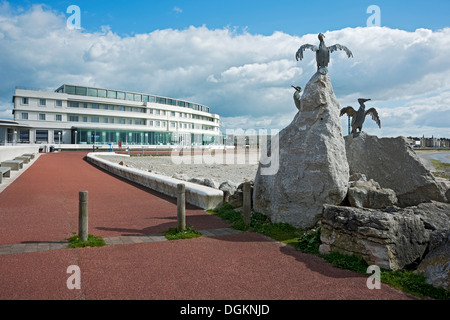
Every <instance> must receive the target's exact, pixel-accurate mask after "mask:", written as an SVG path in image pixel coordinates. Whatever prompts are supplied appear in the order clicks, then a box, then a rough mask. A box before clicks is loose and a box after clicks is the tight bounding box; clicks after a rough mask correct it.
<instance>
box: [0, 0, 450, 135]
mask: <svg viewBox="0 0 450 320" xmlns="http://www.w3.org/2000/svg"><path fill="white" fill-rule="evenodd" d="M72 5H75V6H78V7H79V8H80V13H79V15H77V14H76V12H74V11H72V10H70V11H69V12H68V10H67V9H68V8H69V7H70V6H72ZM372 5H375V6H377V11H373V10H368V9H369V7H370V6H372ZM449 16H450V1H447V0H441V1H437V0H434V1H433V0H432V1H395V0H389V1H382V0H370V1H365V0H353V1H351V0H339V1H329V0H322V1H321V2H320V5H318V4H317V2H314V1H285V0H277V1H266V0H259V1H253V0H240V1H235V0H228V1H217V0H208V1H204V0H197V1H195V0H190V1H188V0H186V1H181V0H180V1H170V0H165V1H120V0H118V1H106V0H91V1H72V0H70V1H9V2H6V1H1V0H0V119H12V108H13V105H12V96H13V94H14V89H15V87H16V86H18V87H24V88H33V89H40V90H49V91H53V90H55V89H56V88H58V87H59V86H60V85H61V84H64V83H66V84H75V85H85V86H94V87H102V88H110V89H118V90H129V91H135V92H143V93H150V94H155V95H161V96H166V97H171V98H175V99H185V100H189V101H192V102H196V103H199V104H203V105H207V106H209V107H210V109H211V112H213V113H217V114H219V115H220V116H221V129H222V131H223V132H224V133H225V131H226V130H227V129H232V130H237V129H243V130H248V129H254V130H258V129H263V128H264V129H278V130H281V129H283V128H284V127H286V126H287V125H289V123H290V122H291V121H292V120H293V118H294V116H295V114H296V112H297V109H296V107H295V105H294V102H293V99H292V95H293V93H294V89H292V88H291V85H299V86H301V87H302V88H304V87H305V85H306V83H307V82H308V80H309V79H310V78H311V76H312V75H313V74H314V73H315V71H316V67H315V54H314V53H313V52H311V51H309V52H305V54H304V59H303V60H302V61H296V59H295V53H296V51H297V50H298V48H299V47H300V46H301V45H302V44H306V43H310V44H318V39H317V34H318V33H319V32H321V33H324V34H325V42H326V44H327V45H333V44H335V43H339V44H342V45H345V46H347V47H348V48H350V50H351V51H352V52H353V56H354V57H353V58H351V59H348V58H347V56H346V55H345V53H344V52H342V51H338V52H334V53H332V55H331V62H330V65H329V76H330V79H331V82H332V85H333V89H334V92H335V94H336V97H337V99H338V101H339V103H340V104H341V107H345V106H348V105H351V106H353V107H354V108H356V107H357V105H358V103H357V99H358V98H371V99H372V100H371V101H369V102H367V103H366V106H367V107H375V108H376V109H377V110H378V113H379V115H380V119H381V128H378V127H377V126H376V124H375V123H374V122H373V121H372V120H371V118H370V117H368V118H367V120H366V123H365V124H364V131H365V132H367V133H369V134H373V135H377V136H399V135H402V136H417V137H421V136H423V135H424V136H426V137H431V136H434V137H447V138H450V72H449V71H450V59H449V58H448V56H449V54H448V53H449V52H450V25H449V24H450V22H449V21H450V19H449V18H448V17H449ZM68 21H70V22H72V23H75V24H72V25H68ZM76 23H79V27H80V28H74V27H73V26H77V25H76ZM341 121H342V126H343V133H344V134H347V119H346V117H342V118H341Z"/></svg>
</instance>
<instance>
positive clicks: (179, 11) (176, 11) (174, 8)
mask: <svg viewBox="0 0 450 320" xmlns="http://www.w3.org/2000/svg"><path fill="white" fill-rule="evenodd" d="M172 10H173V11H174V12H175V13H177V14H180V13H183V9H181V8H179V7H173V9H172Z"/></svg>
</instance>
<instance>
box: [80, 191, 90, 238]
mask: <svg viewBox="0 0 450 320" xmlns="http://www.w3.org/2000/svg"><path fill="white" fill-rule="evenodd" d="M78 236H79V237H80V240H81V241H82V242H86V241H87V240H88V192H87V191H80V193H79V206H78Z"/></svg>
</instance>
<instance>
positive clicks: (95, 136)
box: [0, 84, 222, 146]
mask: <svg viewBox="0 0 450 320" xmlns="http://www.w3.org/2000/svg"><path fill="white" fill-rule="evenodd" d="M12 100H13V103H14V109H13V115H14V121H7V120H6V121H0V145H1V144H14V143H31V144H33V143H37V144H59V143H60V144H115V145H117V144H119V143H121V144H127V145H160V144H163V145H169V144H176V145H185V146H191V145H209V144H221V143H222V140H221V133H220V130H219V126H220V117H219V115H217V114H213V113H210V110H209V107H207V106H204V105H200V104H197V103H192V102H188V101H184V100H177V99H171V98H167V97H160V96H155V95H151V94H143V93H136V92H128V91H120V90H110V89H101V88H93V87H84V86H74V85H67V84H64V85H62V86H61V87H59V88H58V89H56V90H55V91H54V92H45V91H37V90H28V89H19V88H17V89H16V90H15V92H14V96H13V99H12Z"/></svg>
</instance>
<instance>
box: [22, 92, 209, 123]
mask: <svg viewBox="0 0 450 320" xmlns="http://www.w3.org/2000/svg"><path fill="white" fill-rule="evenodd" d="M22 104H23V105H28V104H29V99H28V98H25V97H24V98H22ZM46 105H47V99H39V106H41V107H45V106H46ZM55 106H56V107H62V100H55ZM68 106H69V107H70V108H80V107H81V108H85V109H87V108H88V107H89V108H91V109H102V110H110V111H127V112H138V113H147V109H146V108H136V107H126V106H114V105H106V104H105V105H100V104H98V103H80V102H75V101H69V103H68ZM148 110H149V113H150V114H154V115H157V116H159V115H161V116H165V115H166V113H167V114H169V115H170V116H171V117H176V116H178V117H181V118H192V119H199V120H205V121H211V122H216V120H215V119H214V118H211V117H204V116H199V115H196V114H190V113H185V112H175V111H167V112H166V110H159V109H148Z"/></svg>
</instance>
